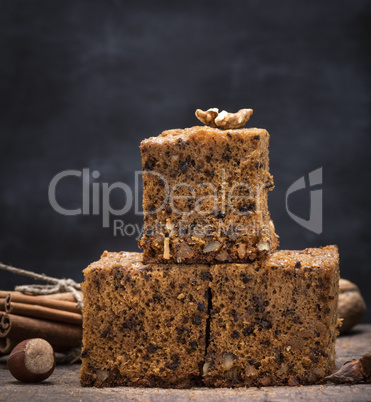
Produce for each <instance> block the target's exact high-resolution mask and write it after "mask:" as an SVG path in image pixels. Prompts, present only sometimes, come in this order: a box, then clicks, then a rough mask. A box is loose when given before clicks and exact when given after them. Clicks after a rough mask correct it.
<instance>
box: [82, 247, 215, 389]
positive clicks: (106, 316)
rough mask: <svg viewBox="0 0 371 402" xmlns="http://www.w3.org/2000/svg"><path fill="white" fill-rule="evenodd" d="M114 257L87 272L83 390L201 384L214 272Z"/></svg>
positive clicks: (122, 255) (123, 255)
mask: <svg viewBox="0 0 371 402" xmlns="http://www.w3.org/2000/svg"><path fill="white" fill-rule="evenodd" d="M141 260H142V255H141V254H139V253H125V252H121V253H108V252H105V253H104V254H103V255H102V258H101V259H100V260H99V261H97V262H95V263H93V264H91V265H90V266H89V267H88V268H86V269H85V270H84V275H85V282H84V283H83V294H84V309H83V317H84V322H83V329H84V332H83V351H82V367H81V377H80V379H81V384H82V385H83V386H98V387H102V386H116V385H130V386H144V387H174V388H187V387H191V386H194V385H198V384H200V382H201V370H202V365H203V360H204V356H205V339H206V319H207V316H208V284H209V283H208V279H209V273H208V270H209V268H208V267H207V266H202V265H194V266H191V267H190V266H185V265H156V264H153V265H145V264H143V263H142V262H141Z"/></svg>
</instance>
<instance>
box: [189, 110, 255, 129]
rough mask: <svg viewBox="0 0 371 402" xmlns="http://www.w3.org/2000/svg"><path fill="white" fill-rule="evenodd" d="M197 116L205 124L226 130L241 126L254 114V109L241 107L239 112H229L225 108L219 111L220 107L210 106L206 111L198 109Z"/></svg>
mask: <svg viewBox="0 0 371 402" xmlns="http://www.w3.org/2000/svg"><path fill="white" fill-rule="evenodd" d="M195 114H196V117H197V118H198V119H199V120H200V121H201V122H202V123H204V124H206V125H207V126H210V127H214V128H216V127H217V128H221V129H224V130H228V129H233V128H241V127H243V126H244V125H245V124H246V123H247V122H248V121H249V119H250V117H251V115H252V114H253V110H252V109H240V110H239V111H238V112H237V113H228V112H226V111H225V110H223V111H222V112H220V113H219V109H218V108H210V109H208V110H206V111H203V110H201V109H197V110H196V113H195Z"/></svg>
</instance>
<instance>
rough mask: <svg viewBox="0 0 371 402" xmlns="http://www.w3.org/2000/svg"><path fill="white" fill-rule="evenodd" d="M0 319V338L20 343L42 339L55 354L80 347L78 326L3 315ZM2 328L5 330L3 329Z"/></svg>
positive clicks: (80, 333) (79, 328) (79, 327)
mask: <svg viewBox="0 0 371 402" xmlns="http://www.w3.org/2000/svg"><path fill="white" fill-rule="evenodd" d="M0 315H2V317H1V319H0V338H4V337H6V338H8V339H10V340H11V341H12V342H17V343H18V342H21V341H22V340H25V339H29V338H43V339H45V340H46V341H48V342H49V343H50V344H51V345H52V346H53V348H54V350H55V351H56V352H65V351H67V350H69V349H71V348H74V347H79V346H81V338H82V328H81V326H80V325H71V324H65V323H57V322H52V321H47V320H41V319H38V318H30V317H23V316H19V315H13V314H3V313H0ZM4 326H5V327H6V326H7V328H5V329H4Z"/></svg>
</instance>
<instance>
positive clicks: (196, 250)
mask: <svg viewBox="0 0 371 402" xmlns="http://www.w3.org/2000/svg"><path fill="white" fill-rule="evenodd" d="M268 145H269V134H268V132H267V131H266V130H263V129H257V128H251V129H231V130H220V129H218V128H211V127H207V126H204V127H191V128H186V129H184V130H181V129H177V130H169V131H165V132H163V133H162V134H161V135H159V136H158V137H152V138H149V139H146V140H144V141H142V143H141V146H140V149H141V153H142V163H143V170H144V171H145V172H147V173H144V174H143V187H144V193H143V210H144V220H145V225H144V232H143V236H142V238H141V241H140V246H141V248H142V249H143V250H144V253H143V258H144V261H146V262H162V263H167V262H177V263H218V262H246V261H254V260H257V259H261V258H262V257H265V256H266V255H267V254H269V253H270V252H273V251H274V250H275V249H276V247H277V245H278V241H277V235H276V234H275V230H274V225H273V223H272V221H271V219H270V215H269V211H268V202H267V198H268V191H269V190H271V189H272V188H273V178H272V176H271V175H270V174H269V157H268Z"/></svg>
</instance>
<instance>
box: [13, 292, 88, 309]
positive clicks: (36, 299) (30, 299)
mask: <svg viewBox="0 0 371 402" xmlns="http://www.w3.org/2000/svg"><path fill="white" fill-rule="evenodd" d="M6 299H7V300H9V303H10V302H15V303H23V304H32V305H39V306H44V307H49V308H53V309H57V310H63V311H70V312H71V313H81V309H80V308H79V307H78V306H77V303H76V302H69V301H64V300H56V299H51V298H46V297H41V296H26V295H24V294H22V293H12V292H8V293H7V295H6ZM7 303H8V301H7Z"/></svg>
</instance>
